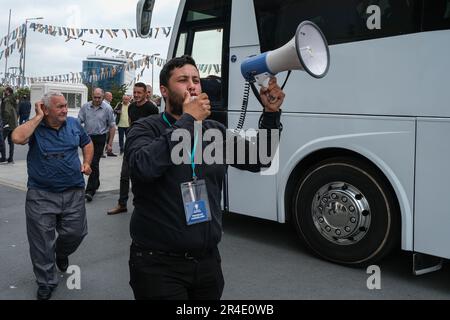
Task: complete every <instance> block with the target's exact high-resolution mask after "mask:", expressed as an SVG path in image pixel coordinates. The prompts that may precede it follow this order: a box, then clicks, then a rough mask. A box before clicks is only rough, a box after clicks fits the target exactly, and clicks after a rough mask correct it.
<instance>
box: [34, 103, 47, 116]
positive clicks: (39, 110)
mask: <svg viewBox="0 0 450 320" xmlns="http://www.w3.org/2000/svg"><path fill="white" fill-rule="evenodd" d="M34 108H35V109H36V117H37V118H38V119H40V120H42V119H43V118H44V108H45V106H44V103H43V102H42V101H38V102H36V103H35V105H34Z"/></svg>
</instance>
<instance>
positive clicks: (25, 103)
mask: <svg viewBox="0 0 450 320" xmlns="http://www.w3.org/2000/svg"><path fill="white" fill-rule="evenodd" d="M30 113H31V103H30V101H29V100H28V96H27V95H24V96H23V97H22V99H21V100H20V102H19V125H21V124H22V123H24V122H27V121H28V120H29V119H30Z"/></svg>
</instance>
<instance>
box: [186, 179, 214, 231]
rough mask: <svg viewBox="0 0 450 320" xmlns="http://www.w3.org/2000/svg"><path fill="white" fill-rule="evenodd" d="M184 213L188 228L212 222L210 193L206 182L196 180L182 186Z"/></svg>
mask: <svg viewBox="0 0 450 320" xmlns="http://www.w3.org/2000/svg"><path fill="white" fill-rule="evenodd" d="M181 195H182V197H183V204H184V213H185V214H186V223H187V225H188V226H191V225H193V224H197V223H202V222H207V221H211V211H210V210H209V200H208V192H207V190H206V184H205V180H194V181H190V182H185V183H182V184H181Z"/></svg>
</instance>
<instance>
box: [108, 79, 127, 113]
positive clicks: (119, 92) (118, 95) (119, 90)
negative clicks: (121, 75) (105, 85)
mask: <svg viewBox="0 0 450 320" xmlns="http://www.w3.org/2000/svg"><path fill="white" fill-rule="evenodd" d="M126 92H127V85H126V84H123V85H121V86H117V85H113V86H112V88H111V93H112V96H113V101H112V102H111V106H112V107H113V108H114V107H115V106H117V104H118V103H120V102H122V98H123V96H124V95H125V93H126Z"/></svg>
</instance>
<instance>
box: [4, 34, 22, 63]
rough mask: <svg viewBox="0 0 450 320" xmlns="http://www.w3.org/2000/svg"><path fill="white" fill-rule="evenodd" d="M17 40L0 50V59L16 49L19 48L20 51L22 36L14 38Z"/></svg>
mask: <svg viewBox="0 0 450 320" xmlns="http://www.w3.org/2000/svg"><path fill="white" fill-rule="evenodd" d="M16 39H17V40H16V41H15V42H13V43H11V44H10V45H9V46H8V47H7V48H5V49H4V50H2V51H0V60H1V59H2V58H3V57H5V58H8V57H9V56H10V55H12V54H13V53H14V51H15V50H16V49H18V50H19V52H22V50H23V38H16Z"/></svg>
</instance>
